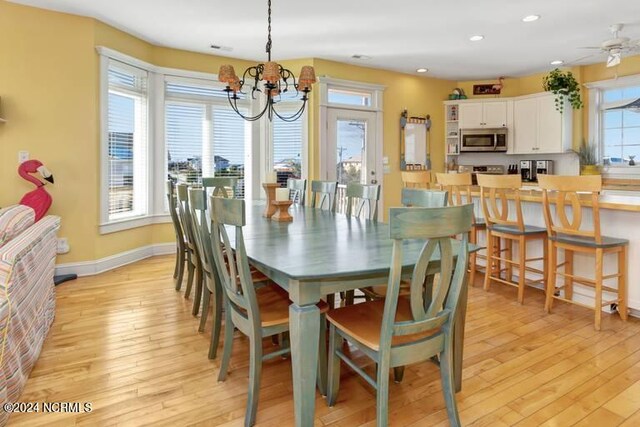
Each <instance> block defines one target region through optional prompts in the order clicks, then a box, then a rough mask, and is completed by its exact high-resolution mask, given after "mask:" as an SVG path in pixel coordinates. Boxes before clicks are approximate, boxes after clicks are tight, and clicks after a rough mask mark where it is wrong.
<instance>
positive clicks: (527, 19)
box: [522, 15, 540, 22]
mask: <svg viewBox="0 0 640 427" xmlns="http://www.w3.org/2000/svg"><path fill="white" fill-rule="evenodd" d="M538 19H540V15H527V16H525V17H524V18H522V22H533V21H537V20H538Z"/></svg>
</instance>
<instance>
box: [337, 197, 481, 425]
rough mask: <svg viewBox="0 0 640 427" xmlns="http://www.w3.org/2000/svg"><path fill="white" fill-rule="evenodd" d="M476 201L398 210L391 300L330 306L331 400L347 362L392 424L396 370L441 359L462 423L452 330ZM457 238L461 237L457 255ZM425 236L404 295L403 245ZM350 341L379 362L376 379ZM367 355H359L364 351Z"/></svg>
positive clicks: (379, 417)
mask: <svg viewBox="0 0 640 427" xmlns="http://www.w3.org/2000/svg"><path fill="white" fill-rule="evenodd" d="M472 221H473V207H472V205H463V206H453V207H444V208H391V209H390V212H389V226H390V237H391V239H393V251H392V255H391V271H390V274H389V281H388V291H387V298H385V299H384V300H379V301H370V302H365V303H362V304H356V305H351V306H347V307H342V308H338V309H335V310H330V311H329V312H328V313H327V319H328V321H329V324H330V335H329V372H328V387H327V402H328V404H329V406H334V405H335V403H336V400H337V397H338V388H339V384H340V360H343V361H344V362H345V363H346V364H347V365H348V366H349V367H351V368H352V369H353V370H354V371H356V372H357V373H358V374H360V375H361V376H362V377H363V378H364V379H365V380H366V381H367V382H368V383H369V384H371V385H372V386H373V387H374V388H375V389H376V391H377V397H376V425H377V426H386V425H387V424H388V400H389V370H390V369H391V368H396V367H397V368H402V367H403V366H405V365H408V364H413V363H418V362H422V361H427V360H431V358H432V357H433V356H438V359H439V365H440V377H441V381H442V391H443V394H444V397H445V403H446V408H447V415H448V417H449V422H450V423H451V425H452V426H459V425H460V418H459V416H458V410H457V406H456V398H455V385H454V378H453V331H454V326H455V325H454V323H455V320H456V316H455V313H456V311H457V309H458V302H459V299H460V294H461V292H462V290H463V286H465V283H464V282H465V276H466V270H467V264H468V250H469V244H468V232H469V230H470V229H471V224H472ZM452 235H462V237H461V240H460V244H459V246H458V249H457V251H456V252H455V253H454V250H453V245H452V239H451V236H452ZM408 239H425V240H426V242H425V244H424V246H423V248H422V251H421V252H420V255H419V257H418V260H417V261H416V264H415V267H414V268H413V274H412V277H411V285H410V286H411V289H410V295H409V296H408V297H402V296H400V295H399V293H400V282H401V278H402V263H403V258H402V257H403V242H404V241H405V240H408ZM436 250H438V251H439V252H440V258H441V261H440V274H438V275H436V279H434V283H433V285H434V286H433V292H425V291H424V287H423V284H424V281H425V277H426V274H427V267H428V264H429V260H430V259H431V256H432V255H433V254H434V252H435V251H436ZM344 340H346V341H348V342H349V344H351V345H352V346H354V347H356V348H357V349H358V350H360V351H361V352H362V353H363V354H364V355H366V356H367V357H369V358H370V359H372V360H373V361H374V362H375V363H376V364H377V374H376V379H373V378H371V377H370V376H369V375H368V374H367V373H366V372H365V371H364V370H363V369H362V368H360V367H359V366H358V364H356V363H355V362H354V361H353V360H351V359H350V358H349V357H348V356H347V354H346V352H344V351H343V343H344ZM359 354H360V353H359Z"/></svg>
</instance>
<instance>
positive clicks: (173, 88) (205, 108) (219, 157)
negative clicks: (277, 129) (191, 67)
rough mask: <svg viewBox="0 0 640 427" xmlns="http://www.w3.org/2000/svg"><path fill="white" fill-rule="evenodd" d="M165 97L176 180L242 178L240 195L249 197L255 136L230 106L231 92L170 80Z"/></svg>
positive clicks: (169, 152) (170, 170)
mask: <svg viewBox="0 0 640 427" xmlns="http://www.w3.org/2000/svg"><path fill="white" fill-rule="evenodd" d="M165 96H166V104H165V126H166V128H165V137H166V147H167V171H168V174H169V177H170V179H172V180H174V181H176V182H188V183H200V182H202V177H203V176H230V177H236V178H238V179H239V180H238V186H237V188H236V189H235V193H236V197H244V188H245V186H244V165H245V146H246V145H247V143H248V138H249V137H250V135H251V132H250V131H249V129H248V128H247V124H246V122H245V121H244V120H243V119H242V118H241V117H239V116H238V115H237V114H236V113H235V112H234V111H233V110H232V109H231V107H230V106H229V105H228V104H227V100H226V97H227V94H226V93H225V92H224V91H222V89H221V88H218V87H215V86H213V85H211V86H209V85H206V84H205V83H201V82H199V81H197V80H193V81H190V80H188V79H180V80H179V81H167V82H166V84H165ZM222 96H224V99H222ZM244 112H245V113H246V112H247V111H246V110H244Z"/></svg>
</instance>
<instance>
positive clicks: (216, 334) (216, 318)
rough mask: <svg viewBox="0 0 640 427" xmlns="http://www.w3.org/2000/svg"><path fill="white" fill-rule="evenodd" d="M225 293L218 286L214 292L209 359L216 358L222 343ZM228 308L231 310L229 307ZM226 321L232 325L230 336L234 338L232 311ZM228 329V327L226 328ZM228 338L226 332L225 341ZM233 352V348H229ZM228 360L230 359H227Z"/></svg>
mask: <svg viewBox="0 0 640 427" xmlns="http://www.w3.org/2000/svg"><path fill="white" fill-rule="evenodd" d="M223 304H224V302H223V295H222V289H220V288H219V287H217V286H216V288H215V292H213V310H212V311H213V315H212V317H213V323H212V325H211V343H210V344H209V359H215V358H216V356H217V354H218V344H220V330H221V329H222V305H223ZM227 310H230V308H229V307H227ZM225 323H229V324H230V325H231V332H230V336H231V339H233V325H232V321H231V313H230V312H229V314H228V316H227V319H226V320H225ZM225 331H226V329H225ZM226 339H227V333H226V332H225V343H226ZM229 353H231V350H229ZM227 362H228V361H227Z"/></svg>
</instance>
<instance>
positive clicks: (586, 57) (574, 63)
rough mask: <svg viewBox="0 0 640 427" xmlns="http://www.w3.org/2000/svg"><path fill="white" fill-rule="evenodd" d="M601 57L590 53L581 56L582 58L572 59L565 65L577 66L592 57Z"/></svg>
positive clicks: (598, 54)
mask: <svg viewBox="0 0 640 427" xmlns="http://www.w3.org/2000/svg"><path fill="white" fill-rule="evenodd" d="M601 55H602V54H600V53H592V54H591V55H587V56H582V57H580V58H578V59H574V60H572V61H569V62H568V63H567V65H577V64H579V63H580V62H582V61H584V60H585V59H589V58H594V57H598V56H601Z"/></svg>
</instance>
